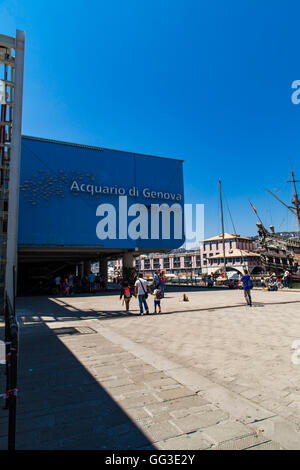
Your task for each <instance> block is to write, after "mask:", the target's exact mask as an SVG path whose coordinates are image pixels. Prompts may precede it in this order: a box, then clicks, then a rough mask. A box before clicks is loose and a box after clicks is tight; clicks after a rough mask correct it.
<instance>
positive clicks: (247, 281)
mask: <svg viewBox="0 0 300 470" xmlns="http://www.w3.org/2000/svg"><path fill="white" fill-rule="evenodd" d="M241 281H242V283H243V290H244V296H245V299H246V302H247V305H249V307H252V299H251V289H252V282H251V278H250V276H249V274H248V271H247V269H245V270H244V276H242V277H241Z"/></svg>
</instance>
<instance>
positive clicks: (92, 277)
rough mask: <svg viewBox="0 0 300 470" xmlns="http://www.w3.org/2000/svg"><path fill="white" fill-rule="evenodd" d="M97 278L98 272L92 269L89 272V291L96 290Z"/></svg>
mask: <svg viewBox="0 0 300 470" xmlns="http://www.w3.org/2000/svg"><path fill="white" fill-rule="evenodd" d="M95 279H96V274H94V273H93V272H92V271H91V272H90V274H89V291H90V293H93V292H94V291H95Z"/></svg>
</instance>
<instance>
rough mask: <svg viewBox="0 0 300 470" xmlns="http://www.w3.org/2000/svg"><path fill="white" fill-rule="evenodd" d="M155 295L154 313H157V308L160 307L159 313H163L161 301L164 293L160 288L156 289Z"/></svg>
mask: <svg viewBox="0 0 300 470" xmlns="http://www.w3.org/2000/svg"><path fill="white" fill-rule="evenodd" d="M153 295H154V313H157V312H156V309H157V307H158V313H161V307H160V301H161V299H162V292H161V290H160V288H159V287H156V289H154V291H153Z"/></svg>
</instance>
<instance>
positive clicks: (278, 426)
mask: <svg viewBox="0 0 300 470" xmlns="http://www.w3.org/2000/svg"><path fill="white" fill-rule="evenodd" d="M270 294H271V295H270ZM272 294H276V295H272ZM188 295H189V298H190V302H187V303H183V302H181V300H180V299H181V296H182V293H176V292H169V293H167V298H166V299H164V300H163V305H164V309H165V311H166V313H167V314H165V315H164V314H162V315H147V316H146V315H145V316H143V317H141V316H139V315H138V311H137V309H136V310H135V311H133V312H132V314H131V315H126V314H125V313H124V312H123V311H122V310H121V309H120V303H119V300H118V297H117V296H116V295H106V296H102V297H101V296H86V297H84V298H83V297H72V298H59V299H58V298H56V299H54V298H51V299H47V298H26V299H25V298H21V299H18V305H17V306H18V312H19V315H20V319H21V317H22V328H21V356H20V359H21V361H20V362H21V363H20V380H19V382H20V394H19V397H18V420H17V448H18V449H120V450H121V449H155V448H156V449H164V450H167V449H170V450H171V449H182V450H184V449H192V450H194V449H211V450H214V449H217V450H219V449H220V450H221V449H222V450H223V449H224V450H225V449H257V450H259V449H261V450H267V449H290V448H291V449H296V448H297V449H299V448H300V439H299V428H300V426H299V425H300V410H299V409H298V407H297V404H298V403H299V383H300V381H299V378H300V375H299V372H300V371H299V369H300V366H296V365H295V364H293V363H292V362H291V353H292V352H293V351H292V350H291V344H292V342H293V340H294V339H297V338H299V337H300V320H299V314H298V313H297V312H299V307H300V293H296V292H294V293H287V292H284V293H283V292H277V293H269V292H261V291H255V293H253V297H255V302H256V306H255V307H253V308H252V309H250V308H247V307H245V306H244V305H243V297H241V295H242V293H241V292H239V291H238V292H232V291H214V292H209V293H208V292H205V291H201V292H196V291H195V292H189V294H188ZM150 299H151V298H150ZM133 302H135V300H134V301H133ZM132 305H134V304H132ZM230 305H231V306H230ZM172 312H176V313H172ZM24 313H25V314H24ZM104 320H105V321H104ZM274 378H275V379H274ZM6 425H7V414H5V412H3V411H0V449H5V448H6V435H5V433H6Z"/></svg>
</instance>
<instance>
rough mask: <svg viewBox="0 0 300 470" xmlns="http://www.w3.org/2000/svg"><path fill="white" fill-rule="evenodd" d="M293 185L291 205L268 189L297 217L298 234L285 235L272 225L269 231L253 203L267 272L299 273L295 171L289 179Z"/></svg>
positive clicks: (299, 211)
mask: <svg viewBox="0 0 300 470" xmlns="http://www.w3.org/2000/svg"><path fill="white" fill-rule="evenodd" d="M287 182H288V183H292V185H293V199H292V201H291V205H288V204H286V203H285V202H283V201H281V199H279V197H278V196H276V195H275V194H273V193H272V191H270V190H269V189H267V191H268V193H270V194H271V195H272V196H273V197H274V198H275V199H277V200H278V201H279V202H280V203H281V204H282V205H284V206H285V207H286V208H287V209H288V210H289V211H290V212H292V214H293V215H294V216H296V217H297V221H298V234H297V236H291V237H284V236H282V235H279V234H277V233H275V230H274V226H272V225H271V226H270V227H269V228H270V231H268V230H267V229H266V228H265V226H264V225H263V222H262V221H261V219H260V218H259V216H258V214H257V211H256V209H255V207H254V206H253V205H252V204H251V202H250V201H249V202H250V205H251V207H252V209H253V210H254V212H255V214H256V216H257V217H258V219H259V222H258V223H257V224H256V225H257V229H258V239H259V249H258V251H259V252H260V256H261V262H262V265H263V266H264V269H265V270H266V271H267V272H275V273H276V274H281V273H282V272H284V271H285V270H289V271H290V272H291V273H294V274H296V273H297V271H298V273H299V268H300V200H299V196H298V193H297V187H296V183H299V182H300V181H299V180H296V179H295V175H294V171H293V170H292V172H291V180H289V181H287Z"/></svg>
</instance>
